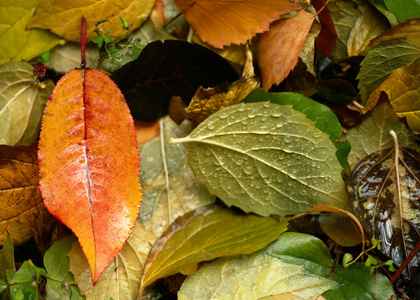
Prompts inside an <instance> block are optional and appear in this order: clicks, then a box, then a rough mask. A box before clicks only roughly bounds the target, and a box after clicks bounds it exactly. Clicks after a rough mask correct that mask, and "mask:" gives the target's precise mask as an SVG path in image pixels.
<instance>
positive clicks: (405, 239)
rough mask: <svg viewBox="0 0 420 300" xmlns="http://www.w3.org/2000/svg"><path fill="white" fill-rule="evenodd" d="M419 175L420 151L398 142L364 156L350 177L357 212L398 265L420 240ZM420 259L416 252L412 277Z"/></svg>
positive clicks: (385, 252)
mask: <svg viewBox="0 0 420 300" xmlns="http://www.w3.org/2000/svg"><path fill="white" fill-rule="evenodd" d="M394 135H395V133H394ZM393 137H394V136H393ZM395 141H396V135H395V137H394V143H395ZM395 144H397V143H395ZM396 157H397V159H396ZM419 178H420V154H419V153H417V152H415V151H414V150H411V149H409V148H402V147H399V146H398V144H397V145H396V146H394V148H391V149H387V150H382V151H378V152H375V153H373V154H371V155H368V156H366V157H365V158H364V159H362V160H361V161H360V162H359V164H358V165H357V166H356V167H355V169H354V170H353V172H352V174H351V176H350V178H349V181H348V186H347V189H348V193H349V198H350V200H351V204H352V205H353V207H354V210H355V213H356V215H357V216H358V218H359V219H360V221H361V222H362V224H363V226H364V228H365V230H366V231H367V232H368V234H369V235H371V236H372V237H373V238H375V239H377V240H382V244H381V245H382V252H383V253H384V254H385V255H387V256H388V257H390V258H391V259H392V260H393V261H394V263H395V264H396V265H398V266H400V265H401V263H402V262H403V261H404V259H405V258H406V257H407V255H408V254H409V253H410V251H411V250H412V249H413V248H414V247H415V245H416V244H417V243H418V242H419V241H420V233H419V231H420V218H419V216H420V214H419V209H420V205H419V203H418V202H419V197H420V182H419ZM419 263H420V259H419V256H416V257H415V258H414V259H413V260H412V261H411V262H410V264H409V267H408V271H407V272H406V273H405V275H406V276H407V275H408V277H410V276H411V275H412V274H413V272H414V270H415V269H417V268H418V266H419Z"/></svg>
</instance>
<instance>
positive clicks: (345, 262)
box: [343, 253, 353, 268]
mask: <svg viewBox="0 0 420 300" xmlns="http://www.w3.org/2000/svg"><path fill="white" fill-rule="evenodd" d="M352 260H353V255H351V254H350V253H346V254H344V256H343V267H344V268H347V267H348V266H350V264H349V263H350V262H351V261H352Z"/></svg>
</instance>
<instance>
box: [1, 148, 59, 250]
mask: <svg viewBox="0 0 420 300" xmlns="http://www.w3.org/2000/svg"><path fill="white" fill-rule="evenodd" d="M37 149H38V144H37V143H34V144H32V145H31V146H18V147H10V146H3V145H2V146H0V203H1V210H0V244H1V245H3V244H4V242H5V240H6V236H7V234H10V236H11V238H12V240H13V243H14V244H15V245H21V244H23V243H25V242H27V241H28V240H29V239H30V238H31V236H32V225H33V222H35V224H37V225H39V227H40V228H42V227H44V226H43V225H42V224H47V223H48V222H50V221H51V220H52V217H51V215H50V214H48V212H47V210H46V209H45V206H44V203H42V198H41V194H40V192H39V185H38V179H39V177H38V163H37V158H36V151H37Z"/></svg>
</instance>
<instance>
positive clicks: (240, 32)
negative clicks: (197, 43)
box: [174, 0, 301, 48]
mask: <svg viewBox="0 0 420 300" xmlns="http://www.w3.org/2000/svg"><path fill="white" fill-rule="evenodd" d="M174 2H175V4H176V5H177V6H178V8H179V9H180V10H181V11H182V13H183V14H184V15H185V17H186V18H187V20H188V23H190V25H191V26H192V27H193V28H194V29H195V30H196V32H197V34H198V35H199V36H200V38H201V39H202V40H203V41H204V42H207V43H208V44H210V45H212V46H214V47H216V48H223V46H227V45H230V44H243V43H245V42H246V41H247V40H250V39H251V38H252V37H253V36H254V35H256V34H257V33H261V32H264V31H267V30H268V28H269V24H270V23H271V22H273V21H274V20H277V19H278V17H279V16H280V15H283V14H287V13H289V12H290V11H292V10H299V9H301V4H300V3H297V2H291V1H289V0H276V1H272V0H260V1H255V0H234V1H224V0H214V1H206V0H174Z"/></svg>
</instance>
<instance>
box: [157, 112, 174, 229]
mask: <svg viewBox="0 0 420 300" xmlns="http://www.w3.org/2000/svg"><path fill="white" fill-rule="evenodd" d="M159 123H160V124H159V127H160V147H161V152H162V162H163V171H164V172H165V181H166V194H167V201H168V215H169V220H168V224H171V223H172V209H171V199H170V193H169V192H170V190H169V174H168V166H167V163H166V153H165V139H164V138H165V136H164V133H163V132H164V128H163V127H164V123H163V119H160V122H159Z"/></svg>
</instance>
